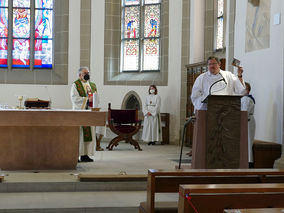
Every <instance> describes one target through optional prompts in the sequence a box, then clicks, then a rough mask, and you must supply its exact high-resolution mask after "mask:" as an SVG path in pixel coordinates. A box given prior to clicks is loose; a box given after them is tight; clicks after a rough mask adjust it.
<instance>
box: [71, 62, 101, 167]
mask: <svg viewBox="0 0 284 213" xmlns="http://www.w3.org/2000/svg"><path fill="white" fill-rule="evenodd" d="M89 72H90V71H89V68H88V67H81V68H80V69H79V71H78V74H79V78H78V79H77V80H76V81H75V82H74V83H73V84H72V87H71V102H72V107H73V109H74V110H86V109H88V108H89V107H90V106H91V104H92V102H93V94H94V93H96V92H97V88H96V84H95V83H92V82H90V75H89ZM95 141H96V134H95V131H94V128H93V127H90V126H83V127H81V128H80V145H79V154H80V159H79V160H78V161H79V162H80V161H82V162H92V161H94V160H93V159H92V158H90V156H93V155H94V148H95Z"/></svg>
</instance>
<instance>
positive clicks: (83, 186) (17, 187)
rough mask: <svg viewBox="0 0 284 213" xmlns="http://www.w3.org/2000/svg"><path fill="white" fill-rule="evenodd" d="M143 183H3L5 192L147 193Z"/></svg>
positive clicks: (2, 190)
mask: <svg viewBox="0 0 284 213" xmlns="http://www.w3.org/2000/svg"><path fill="white" fill-rule="evenodd" d="M146 188H147V182H146V180H145V181H143V180H141V181H131V180H130V181H123V182H121V181H115V180H113V181H105V182H102V181H93V182H3V183H0V193H3V192H9V193H13V192H91V191H93V192H101V191H146Z"/></svg>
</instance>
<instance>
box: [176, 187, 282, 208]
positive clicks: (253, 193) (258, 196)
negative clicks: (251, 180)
mask: <svg viewBox="0 0 284 213" xmlns="http://www.w3.org/2000/svg"><path fill="white" fill-rule="evenodd" d="M283 200H284V184H283V183H268V184H267V183H258V184H192V185H180V187H179V205H178V213H183V212H186V213H194V212H198V213H208V212H210V213H222V212H223V211H224V209H240V208H269V207H270V208H271V207H273V208H283V207H284V202H283Z"/></svg>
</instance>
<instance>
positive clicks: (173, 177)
mask: <svg viewBox="0 0 284 213" xmlns="http://www.w3.org/2000/svg"><path fill="white" fill-rule="evenodd" d="M214 183H215V184H218V183H284V170H277V169H211V170H207V169H186V170H171V171H169V170H168V171H166V170H155V169H149V170H148V180H147V201H146V202H141V203H140V207H139V212H140V213H154V212H165V209H168V212H177V207H178V203H177V202H174V203H169V202H167V203H165V202H163V203H156V204H157V205H158V206H157V205H156V204H155V193H175V192H176V193H177V192H178V190H179V185H180V184H214ZM155 207H157V208H155Z"/></svg>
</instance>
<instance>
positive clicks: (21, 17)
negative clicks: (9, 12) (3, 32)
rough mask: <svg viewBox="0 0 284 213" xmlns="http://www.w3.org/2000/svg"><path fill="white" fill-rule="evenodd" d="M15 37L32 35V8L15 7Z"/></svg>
mask: <svg viewBox="0 0 284 213" xmlns="http://www.w3.org/2000/svg"><path fill="white" fill-rule="evenodd" d="M13 14H14V16H13V37H14V38H29V37H30V9H24V8H18V9H13Z"/></svg>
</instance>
